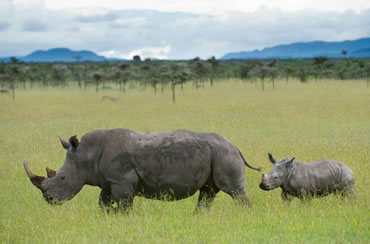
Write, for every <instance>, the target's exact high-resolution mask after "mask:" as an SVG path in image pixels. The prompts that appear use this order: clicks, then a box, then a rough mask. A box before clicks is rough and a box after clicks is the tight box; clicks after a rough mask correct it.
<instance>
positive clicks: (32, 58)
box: [0, 48, 124, 63]
mask: <svg viewBox="0 0 370 244" xmlns="http://www.w3.org/2000/svg"><path fill="white" fill-rule="evenodd" d="M16 58H17V59H18V60H20V61H23V62H40V63H48V62H83V61H88V62H103V61H124V60H123V59H117V58H106V57H104V56H99V55H97V54H96V53H94V52H91V51H87V50H82V51H73V50H70V49H68V48H53V49H49V50H46V51H43V50H37V51H35V52H32V53H31V54H29V55H27V56H23V57H16ZM2 60H3V61H5V62H7V61H9V60H10V57H5V58H0V61H2Z"/></svg>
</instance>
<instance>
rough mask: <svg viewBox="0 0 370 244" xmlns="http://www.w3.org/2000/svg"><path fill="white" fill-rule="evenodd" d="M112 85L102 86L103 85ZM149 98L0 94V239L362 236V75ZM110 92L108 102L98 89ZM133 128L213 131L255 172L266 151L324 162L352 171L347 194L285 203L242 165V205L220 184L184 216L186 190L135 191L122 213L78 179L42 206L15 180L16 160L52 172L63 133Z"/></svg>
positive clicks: (365, 158) (368, 102)
mask: <svg viewBox="0 0 370 244" xmlns="http://www.w3.org/2000/svg"><path fill="white" fill-rule="evenodd" d="M112 86H114V85H112ZM176 89H177V90H176V92H177V93H176V104H173V103H172V101H171V92H170V90H166V91H165V93H164V95H162V94H159V93H157V95H154V94H153V90H151V89H149V88H147V89H144V88H133V89H131V90H128V91H126V92H125V93H123V92H118V91H115V90H114V89H113V90H110V91H101V92H100V93H99V94H96V93H95V91H94V90H93V89H91V90H89V89H88V90H87V91H79V90H78V88H75V87H66V88H59V89H58V88H46V89H38V88H34V89H32V90H31V89H27V90H22V89H18V90H17V93H16V98H15V100H14V101H13V100H12V98H11V96H8V95H6V94H5V95H1V96H0V243H250V242H251V243H296V242H298V243H369V242H370V230H369V228H370V211H369V206H370V204H369V203H370V191H369V188H368V187H369V185H370V180H369V179H370V178H369V173H370V88H368V87H366V83H365V82H364V81H354V80H350V81H336V80H321V81H318V82H314V81H309V82H307V83H300V82H298V81H294V80H291V81H289V83H286V82H285V81H278V82H276V85H275V88H274V89H273V88H272V86H271V84H266V87H265V90H264V91H262V89H261V87H260V86H259V85H255V84H251V83H245V82H241V81H239V80H229V81H221V82H217V83H215V84H214V85H213V86H209V85H206V86H205V88H200V89H195V88H193V87H192V85H190V84H189V85H185V87H184V89H183V90H181V89H180V87H177V88H176ZM104 95H109V96H112V97H118V98H119V100H118V101H116V102H114V101H113V102H112V101H109V100H107V101H103V102H102V101H101V98H102V96H104ZM117 127H123V128H129V129H133V130H137V131H141V132H154V131H167V130H172V129H177V128H183V129H188V130H194V131H204V132H217V133H219V134H221V135H223V136H225V137H226V138H227V139H229V140H230V141H231V142H232V143H233V144H234V145H236V146H237V147H238V148H239V149H240V151H241V152H242V153H243V155H244V157H245V158H246V159H247V161H248V162H249V163H250V164H251V165H253V166H257V167H263V169H262V172H267V171H268V170H270V169H271V167H272V165H271V164H270V163H269V162H268V158H267V153H268V152H271V153H273V154H274V156H275V157H276V158H278V159H281V158H285V157H296V160H297V161H306V162H309V161H313V160H317V159H321V158H331V159H335V160H337V161H342V162H345V163H346V164H347V165H348V166H349V167H350V168H352V170H353V172H354V175H355V179H356V182H355V188H354V191H355V194H356V196H355V198H352V199H346V200H341V199H340V198H339V197H336V196H334V195H331V196H328V197H325V198H320V199H313V200H312V201H311V202H309V203H301V202H300V201H299V200H298V199H295V200H293V201H292V203H291V204H289V205H288V204H285V203H283V202H282V200H281V198H280V192H281V190H280V189H276V190H274V191H270V192H265V191H262V190H261V189H259V187H258V185H259V183H260V180H261V173H260V172H256V171H253V170H250V169H248V168H246V174H245V178H246V189H247V193H248V195H249V197H250V198H251V200H252V201H253V206H252V207H251V208H243V207H240V206H238V205H237V204H235V203H234V202H233V200H232V199H231V198H230V197H229V196H228V195H226V194H225V193H222V192H220V193H219V194H218V195H217V197H216V199H215V201H214V203H213V205H212V207H211V209H210V210H209V211H202V212H200V213H198V214H195V215H194V214H193V212H194V208H195V205H196V202H197V197H198V196H197V195H198V194H195V195H194V196H192V197H189V198H187V199H185V200H181V201H177V202H163V201H156V200H148V199H144V198H140V197H137V198H135V201H134V207H133V210H132V211H131V212H130V213H129V214H106V213H104V212H102V211H101V210H100V209H99V207H98V197H99V193H100V191H99V188H96V187H91V186H85V187H84V188H83V189H82V190H81V192H80V193H79V194H77V195H76V196H75V197H74V198H73V199H72V200H70V201H68V202H66V203H64V204H63V205H61V206H51V205H48V204H47V203H46V201H45V200H44V199H43V198H42V195H41V193H40V191H39V190H38V189H37V188H36V187H34V186H33V185H32V184H31V183H30V181H29V179H28V178H27V176H26V174H25V172H24V169H23V164H22V161H23V159H24V158H26V159H27V160H28V164H29V166H30V168H31V170H32V171H33V172H34V173H36V174H39V175H45V167H49V168H52V169H54V170H57V169H59V168H60V167H61V166H62V164H63V162H64V159H65V150H63V148H62V146H61V145H60V142H59V139H58V136H60V137H62V138H64V139H68V138H69V137H70V136H73V135H78V138H81V137H82V136H83V134H85V133H86V132H88V131H90V130H94V129H110V128H117Z"/></svg>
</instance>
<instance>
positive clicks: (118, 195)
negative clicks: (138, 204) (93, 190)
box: [111, 171, 138, 212]
mask: <svg viewBox="0 0 370 244" xmlns="http://www.w3.org/2000/svg"><path fill="white" fill-rule="evenodd" d="M137 184H138V177H137V175H136V173H135V171H131V172H128V173H127V174H126V175H125V177H124V178H121V179H120V180H119V181H118V182H115V183H112V184H111V191H112V196H113V199H114V201H115V202H117V204H118V209H119V210H121V211H122V212H127V211H129V210H131V208H132V205H133V202H134V197H135V192H136V187H137Z"/></svg>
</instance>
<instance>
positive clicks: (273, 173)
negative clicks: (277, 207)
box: [260, 153, 294, 191]
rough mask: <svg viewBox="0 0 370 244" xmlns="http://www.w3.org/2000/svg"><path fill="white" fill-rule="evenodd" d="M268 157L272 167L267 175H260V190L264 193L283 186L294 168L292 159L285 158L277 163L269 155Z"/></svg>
mask: <svg viewBox="0 0 370 244" xmlns="http://www.w3.org/2000/svg"><path fill="white" fill-rule="evenodd" d="M268 155H269V160H270V162H271V163H272V164H273V165H274V167H273V168H272V169H271V170H270V171H269V172H268V173H267V174H262V180H261V184H260V188H261V189H262V190H265V191H270V190H273V189H275V188H278V187H280V186H281V185H282V184H284V182H285V181H286V180H287V177H288V175H289V173H290V172H291V171H292V169H293V168H294V164H293V161H294V158H292V159H288V158H286V159H283V160H281V161H279V162H278V161H277V160H276V159H275V158H274V157H273V156H272V155H271V154H270V153H269V154H268Z"/></svg>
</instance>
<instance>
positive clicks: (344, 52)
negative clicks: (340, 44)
mask: <svg viewBox="0 0 370 244" xmlns="http://www.w3.org/2000/svg"><path fill="white" fill-rule="evenodd" d="M347 53H348V52H347V50H344V49H343V50H342V51H341V54H342V55H343V57H346V56H347Z"/></svg>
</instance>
